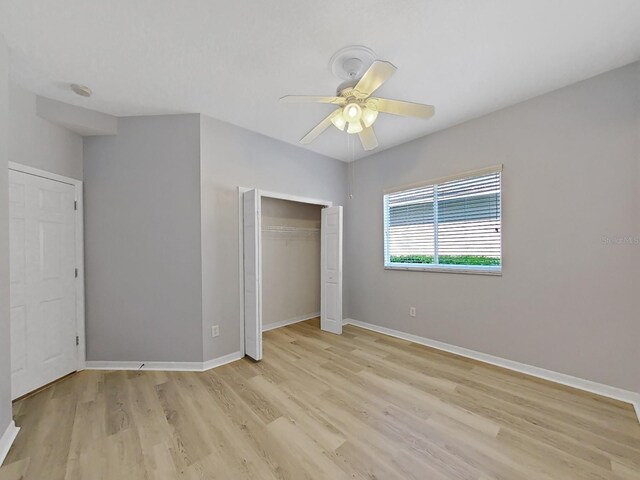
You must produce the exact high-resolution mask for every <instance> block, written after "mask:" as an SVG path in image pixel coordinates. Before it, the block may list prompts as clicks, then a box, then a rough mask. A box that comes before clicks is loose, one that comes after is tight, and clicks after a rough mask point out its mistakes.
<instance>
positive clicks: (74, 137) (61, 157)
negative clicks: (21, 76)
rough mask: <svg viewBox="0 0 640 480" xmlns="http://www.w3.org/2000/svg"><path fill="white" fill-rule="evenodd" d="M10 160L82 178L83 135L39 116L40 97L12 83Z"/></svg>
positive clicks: (10, 92) (10, 100) (10, 90)
mask: <svg viewBox="0 0 640 480" xmlns="http://www.w3.org/2000/svg"><path fill="white" fill-rule="evenodd" d="M9 112H10V115H9V138H10V139H11V141H10V142H9V159H10V160H11V161H12V162H17V163H21V164H23V165H29V166H31V167H35V168H39V169H41V170H46V171H48V172H52V173H57V174H58V175H64V176H66V177H71V178H76V179H78V180H82V137H81V136H80V135H78V134H77V133H74V132H72V131H70V130H67V129H66V128H64V127H61V126H59V125H56V124H54V123H51V122H49V121H48V120H44V119H42V118H40V117H38V116H37V115H36V96H35V94H33V93H31V92H29V91H28V90H25V89H24V88H22V87H20V86H19V85H16V84H14V83H9Z"/></svg>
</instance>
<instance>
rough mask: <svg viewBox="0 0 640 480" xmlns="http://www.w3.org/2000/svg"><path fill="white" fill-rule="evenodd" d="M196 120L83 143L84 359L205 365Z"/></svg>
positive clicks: (146, 124) (131, 128)
mask: <svg viewBox="0 0 640 480" xmlns="http://www.w3.org/2000/svg"><path fill="white" fill-rule="evenodd" d="M199 132H200V117H199V115H169V116H154V117H129V118H122V119H120V121H119V132H118V135H114V136H105V137H86V138H85V140H84V160H85V166H84V167H85V168H84V182H85V197H84V198H85V245H86V247H85V261H86V266H85V269H86V304H87V305H86V312H87V315H86V319H87V359H88V360H110V361H197V362H199V361H202V296H201V295H202V290H201V275H200V139H199V135H200V134H199Z"/></svg>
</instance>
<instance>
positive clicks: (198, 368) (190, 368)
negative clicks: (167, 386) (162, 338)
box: [85, 351, 242, 372]
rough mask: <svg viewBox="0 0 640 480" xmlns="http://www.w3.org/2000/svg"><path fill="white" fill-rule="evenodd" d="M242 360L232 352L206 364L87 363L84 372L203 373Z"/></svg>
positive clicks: (236, 353) (239, 355) (239, 354)
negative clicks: (146, 371) (148, 371)
mask: <svg viewBox="0 0 640 480" xmlns="http://www.w3.org/2000/svg"><path fill="white" fill-rule="evenodd" d="M241 358H242V355H241V353H240V352H239V351H238V352H233V353H230V354H228V355H224V356H222V357H218V358H214V359H211V360H207V361H206V362H108V361H87V362H86V364H85V368H86V370H152V371H172V372H204V371H206V370H210V369H212V368H215V367H220V366H222V365H226V364H227V363H230V362H235V361H236V360H240V359H241Z"/></svg>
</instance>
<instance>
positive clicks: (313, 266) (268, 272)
mask: <svg viewBox="0 0 640 480" xmlns="http://www.w3.org/2000/svg"><path fill="white" fill-rule="evenodd" d="M321 212H322V207H321V206H320V205H311V204H308V203H299V202H290V201H287V200H280V199H275V198H269V197H264V198H263V199H262V325H263V326H269V325H271V324H274V323H282V322H292V321H295V320H300V319H308V318H311V317H314V316H317V315H319V313H320V220H321Z"/></svg>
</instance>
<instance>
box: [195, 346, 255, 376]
mask: <svg viewBox="0 0 640 480" xmlns="http://www.w3.org/2000/svg"><path fill="white" fill-rule="evenodd" d="M243 356H244V355H242V353H240V351H237V352H233V353H230V354H228V355H223V356H222V357H218V358H214V359H212V360H207V361H206V362H204V363H203V364H202V370H201V371H203V372H205V371H207V370H211V369H212V368H216V367H221V366H222V365H226V364H227V363H231V362H235V361H236V360H240V359H241V358H242V357H243Z"/></svg>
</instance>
